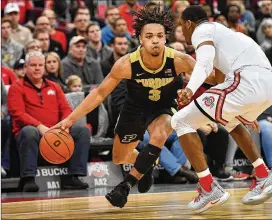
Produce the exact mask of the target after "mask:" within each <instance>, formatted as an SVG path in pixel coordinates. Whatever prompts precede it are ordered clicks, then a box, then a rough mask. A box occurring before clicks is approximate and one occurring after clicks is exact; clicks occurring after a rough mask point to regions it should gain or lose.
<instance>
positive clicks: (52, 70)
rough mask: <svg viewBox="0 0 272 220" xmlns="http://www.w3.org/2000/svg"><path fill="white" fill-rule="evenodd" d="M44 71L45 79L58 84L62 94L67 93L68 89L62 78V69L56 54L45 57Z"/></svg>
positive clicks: (52, 53)
mask: <svg viewBox="0 0 272 220" xmlns="http://www.w3.org/2000/svg"><path fill="white" fill-rule="evenodd" d="M45 71H46V75H45V78H47V79H49V80H51V81H53V82H56V83H58V84H59V86H60V87H61V88H62V91H63V92H64V93H67V92H69V89H68V87H67V86H66V84H65V82H64V80H63V78H62V76H63V68H62V65H61V61H60V57H59V55H58V54H57V53H55V52H50V53H48V54H47V55H46V57H45Z"/></svg>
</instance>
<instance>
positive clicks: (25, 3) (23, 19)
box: [1, 0, 35, 27]
mask: <svg viewBox="0 0 272 220" xmlns="http://www.w3.org/2000/svg"><path fill="white" fill-rule="evenodd" d="M9 2H13V3H16V4H17V5H18V7H19V11H20V19H19V23H20V24H22V25H25V26H28V27H34V23H33V21H34V19H35V11H34V10H33V9H34V5H33V1H32V0H15V1H14V0H2V1H1V8H2V9H4V8H5V7H6V5H7V4H8V3H9Z"/></svg>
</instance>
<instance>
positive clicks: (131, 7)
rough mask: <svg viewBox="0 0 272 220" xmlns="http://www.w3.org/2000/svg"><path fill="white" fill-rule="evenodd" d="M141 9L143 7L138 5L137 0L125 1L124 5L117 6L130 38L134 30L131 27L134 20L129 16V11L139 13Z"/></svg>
mask: <svg viewBox="0 0 272 220" xmlns="http://www.w3.org/2000/svg"><path fill="white" fill-rule="evenodd" d="M142 8H143V6H141V5H140V4H139V3H138V0H126V2H125V3H123V4H121V5H120V6H119V11H120V16H121V17H122V18H124V19H125V20H126V22H127V26H128V32H129V33H130V35H131V36H133V35H134V29H133V27H132V22H133V19H134V18H133V15H132V14H131V11H139V10H140V9H142Z"/></svg>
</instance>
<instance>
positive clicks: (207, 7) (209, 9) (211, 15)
mask: <svg viewBox="0 0 272 220" xmlns="http://www.w3.org/2000/svg"><path fill="white" fill-rule="evenodd" d="M202 8H203V9H204V10H205V11H206V13H207V15H208V18H209V21H210V22H213V21H214V19H213V17H214V12H213V10H212V7H211V6H210V5H208V4H204V5H202Z"/></svg>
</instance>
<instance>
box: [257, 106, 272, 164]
mask: <svg viewBox="0 0 272 220" xmlns="http://www.w3.org/2000/svg"><path fill="white" fill-rule="evenodd" d="M258 122H259V125H260V129H261V141H262V144H261V145H262V148H263V151H264V156H265V159H266V164H267V166H268V168H269V169H272V148H271V143H272V106H271V107H269V108H268V109H267V110H266V111H265V112H264V113H263V114H261V115H260V116H259V118H258Z"/></svg>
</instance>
